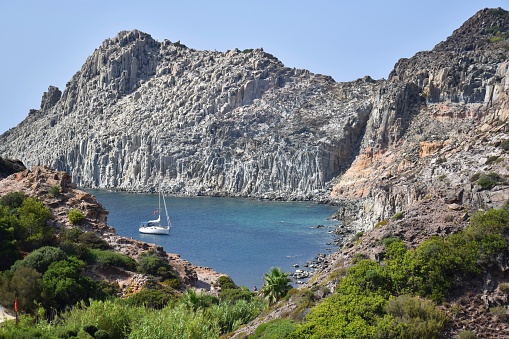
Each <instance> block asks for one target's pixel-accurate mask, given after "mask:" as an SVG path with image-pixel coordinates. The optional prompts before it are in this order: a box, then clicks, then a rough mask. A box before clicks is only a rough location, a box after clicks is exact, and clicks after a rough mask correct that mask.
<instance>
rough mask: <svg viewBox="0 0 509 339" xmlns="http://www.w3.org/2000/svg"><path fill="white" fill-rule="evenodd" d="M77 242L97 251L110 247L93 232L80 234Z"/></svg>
mask: <svg viewBox="0 0 509 339" xmlns="http://www.w3.org/2000/svg"><path fill="white" fill-rule="evenodd" d="M78 242H79V243H81V244H84V245H86V246H87V247H88V248H98V249H108V248H110V245H108V243H107V242H106V241H105V240H104V239H101V238H100V237H99V236H98V235H97V234H95V233H94V232H82V233H81V234H80V235H79V236H78Z"/></svg>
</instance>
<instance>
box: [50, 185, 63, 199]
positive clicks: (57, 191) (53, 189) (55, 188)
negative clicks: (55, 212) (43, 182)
mask: <svg viewBox="0 0 509 339" xmlns="http://www.w3.org/2000/svg"><path fill="white" fill-rule="evenodd" d="M60 193H62V188H61V187H60V186H59V185H55V186H51V188H50V189H49V194H50V195H51V196H52V197H53V198H56V197H58V196H59V195H60Z"/></svg>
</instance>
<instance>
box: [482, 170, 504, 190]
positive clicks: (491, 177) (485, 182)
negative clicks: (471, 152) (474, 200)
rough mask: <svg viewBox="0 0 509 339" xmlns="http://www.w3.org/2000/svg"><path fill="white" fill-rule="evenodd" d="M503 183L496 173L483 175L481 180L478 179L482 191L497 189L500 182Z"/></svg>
mask: <svg viewBox="0 0 509 339" xmlns="http://www.w3.org/2000/svg"><path fill="white" fill-rule="evenodd" d="M501 181H502V178H501V177H500V176H499V175H498V174H497V173H495V172H491V173H488V174H484V173H483V174H481V175H480V176H479V179H477V181H476V184H478V185H479V186H481V189H482V190H490V189H492V188H493V187H495V186H496V185H497V184H498V183H499V182H501Z"/></svg>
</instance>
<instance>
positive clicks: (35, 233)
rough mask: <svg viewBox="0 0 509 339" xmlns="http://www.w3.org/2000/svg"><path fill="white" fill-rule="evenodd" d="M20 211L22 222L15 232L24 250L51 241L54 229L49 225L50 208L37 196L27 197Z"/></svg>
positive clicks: (29, 249)
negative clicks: (36, 197)
mask: <svg viewBox="0 0 509 339" xmlns="http://www.w3.org/2000/svg"><path fill="white" fill-rule="evenodd" d="M18 213H19V221H20V224H19V227H18V228H16V229H15V234H16V238H17V239H18V242H19V245H20V248H21V249H22V250H25V251H31V250H33V249H36V248H38V247H41V246H43V245H46V244H49V243H50V242H51V240H52V238H53V235H54V231H53V228H52V227H51V226H50V225H48V221H49V220H50V219H51V212H50V210H49V208H47V207H46V206H44V204H43V203H42V202H40V201H38V200H37V199H35V198H26V199H25V200H23V203H22V204H21V206H20V207H19V208H18Z"/></svg>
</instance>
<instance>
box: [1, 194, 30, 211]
mask: <svg viewBox="0 0 509 339" xmlns="http://www.w3.org/2000/svg"><path fill="white" fill-rule="evenodd" d="M23 200H25V193H23V192H12V193H7V194H6V195H4V196H2V197H1V198H0V205H2V206H5V207H8V208H9V209H12V210H14V209H17V208H19V207H21V204H22V203H23Z"/></svg>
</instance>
